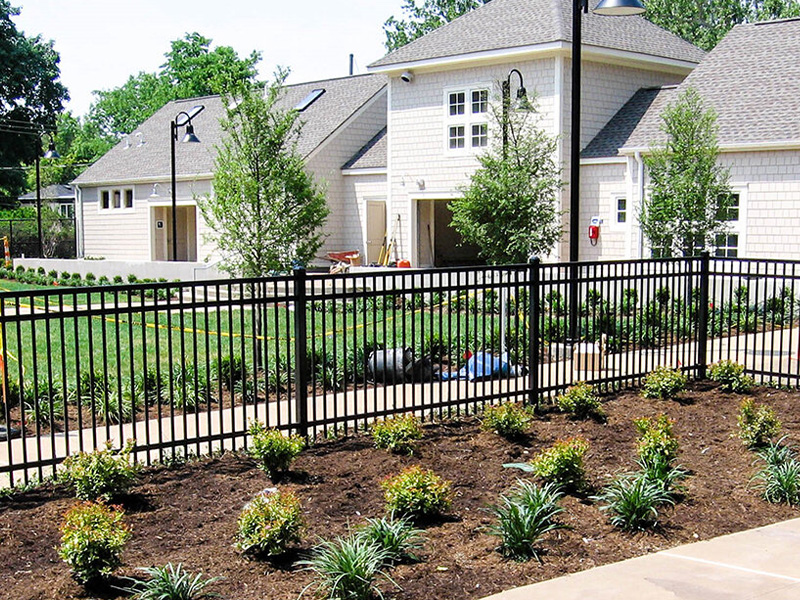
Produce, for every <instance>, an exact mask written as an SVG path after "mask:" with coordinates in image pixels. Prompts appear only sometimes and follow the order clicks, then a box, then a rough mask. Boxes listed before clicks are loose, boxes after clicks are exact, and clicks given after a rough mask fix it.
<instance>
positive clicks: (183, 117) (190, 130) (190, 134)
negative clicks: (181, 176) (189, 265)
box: [169, 104, 205, 261]
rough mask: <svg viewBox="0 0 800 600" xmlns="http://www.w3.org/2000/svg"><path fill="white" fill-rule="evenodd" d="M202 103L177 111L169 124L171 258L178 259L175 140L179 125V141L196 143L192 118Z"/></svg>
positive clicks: (198, 111) (201, 110)
mask: <svg viewBox="0 0 800 600" xmlns="http://www.w3.org/2000/svg"><path fill="white" fill-rule="evenodd" d="M204 108H205V106H204V105H202V104H199V105H198V106H195V107H194V108H192V110H190V111H189V112H188V113H187V112H185V111H181V112H179V113H178V114H177V115H175V118H174V119H173V120H172V122H171V123H170V125H169V142H170V169H171V170H170V175H171V183H172V260H173V261H177V260H178V204H177V202H178V201H177V187H178V184H177V178H176V175H175V142H177V141H178V129H179V128H181V127H185V128H186V133H185V134H184V136H183V139H182V140H181V143H184V144H185V143H194V144H197V143H199V142H200V140H199V139H198V138H197V136H196V135H195V134H194V125H192V119H194V118H195V117H196V116H197V115H199V114H200V113H201V112H203V109H204Z"/></svg>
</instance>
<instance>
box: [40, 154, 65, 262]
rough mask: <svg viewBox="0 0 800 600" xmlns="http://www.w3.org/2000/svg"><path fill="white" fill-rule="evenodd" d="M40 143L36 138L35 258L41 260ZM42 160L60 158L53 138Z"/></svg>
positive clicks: (42, 252)
mask: <svg viewBox="0 0 800 600" xmlns="http://www.w3.org/2000/svg"><path fill="white" fill-rule="evenodd" d="M41 145H42V141H41V138H37V141H36V240H37V242H36V247H37V253H36V256H37V257H39V258H42V257H43V255H44V248H43V243H42V178H41V170H40V165H39V163H40V158H39V155H40V154H41V153H42V147H41ZM42 158H60V155H59V154H58V152H57V151H56V144H55V142H54V141H53V138H50V145H49V146H48V147H47V152H45V153H44V156H42Z"/></svg>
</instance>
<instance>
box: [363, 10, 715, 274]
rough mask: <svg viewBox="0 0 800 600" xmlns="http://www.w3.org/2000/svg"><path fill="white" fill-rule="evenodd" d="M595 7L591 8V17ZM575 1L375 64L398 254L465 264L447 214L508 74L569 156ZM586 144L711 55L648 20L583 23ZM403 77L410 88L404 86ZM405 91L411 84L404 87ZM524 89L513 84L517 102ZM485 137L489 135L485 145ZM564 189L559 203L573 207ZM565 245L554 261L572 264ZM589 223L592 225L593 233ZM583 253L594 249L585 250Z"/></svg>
mask: <svg viewBox="0 0 800 600" xmlns="http://www.w3.org/2000/svg"><path fill="white" fill-rule="evenodd" d="M596 3H597V2H596V1H594V0H593V1H592V2H590V5H591V6H594V5H595V4H596ZM573 4H574V2H572V1H571V0H492V2H489V3H487V4H485V5H483V6H481V7H480V8H477V9H475V10H473V11H472V12H469V13H467V14H465V15H463V16H461V17H459V18H457V19H455V20H453V21H452V22H450V23H448V24H446V25H444V26H442V27H440V28H439V29H437V30H435V31H433V32H431V33H429V34H427V35H425V36H424V37H422V38H419V39H417V40H415V41H413V42H411V43H410V44H408V45H406V46H403V47H402V48H399V49H398V50H396V51H394V52H392V53H390V54H388V55H386V56H385V57H383V58H382V59H380V60H378V61H376V62H374V63H372V64H371V65H370V66H369V69H370V70H371V71H373V72H377V73H383V74H385V75H386V76H387V77H388V79H389V83H388V88H389V94H388V97H389V109H388V116H387V130H388V140H389V143H388V157H387V177H388V194H387V195H388V205H387V212H388V214H389V221H390V222H392V221H394V220H395V219H398V218H399V220H400V227H399V235H398V244H397V247H398V250H399V254H400V255H401V256H403V257H405V258H410V259H411V262H412V264H414V265H420V266H426V265H436V266H444V265H448V264H453V263H463V262H467V261H469V260H471V259H473V258H474V252H475V251H474V250H472V255H471V256H469V255H465V254H464V250H465V249H464V248H463V247H460V246H459V241H460V238H459V236H458V235H457V234H456V233H455V232H454V231H453V230H452V229H451V228H450V227H449V223H450V211H449V210H448V209H447V203H448V202H449V201H451V200H452V199H454V198H457V197H459V196H460V194H461V192H460V190H461V188H462V187H463V186H464V185H466V184H467V183H468V182H469V176H470V174H471V173H472V172H473V171H474V170H475V168H476V167H477V160H476V156H477V155H478V153H480V152H483V151H485V150H486V146H487V145H488V143H489V140H488V137H489V136H491V135H494V134H496V133H497V132H493V131H488V129H487V125H488V124H489V122H490V120H489V108H488V105H487V102H486V100H488V101H489V102H499V101H500V95H501V88H500V86H501V82H502V81H505V80H506V78H507V77H508V75H509V72H510V71H511V69H517V70H518V71H519V72H520V73H521V74H522V76H523V79H524V84H525V87H526V89H527V90H528V92H529V93H530V92H533V93H534V94H535V96H536V99H537V104H538V111H539V114H540V116H541V120H540V123H539V125H540V126H541V127H543V128H544V129H545V130H546V131H547V132H548V133H549V134H551V135H553V136H557V137H558V140H559V146H558V157H557V158H558V161H559V162H560V163H561V164H562V165H563V166H564V167H565V168H564V178H565V179H567V176H568V169H567V168H566V167H567V165H568V164H569V155H570V136H571V131H570V110H571V106H570V104H571V100H570V91H571V73H570V66H571V40H572V31H571V24H572V6H573ZM582 41H583V51H582V59H583V61H582V78H583V85H582V94H581V114H582V127H581V141H582V146H585V145H586V144H588V143H589V142H590V141H591V140H592V139H593V138H594V137H595V136H596V135H597V134H598V132H599V131H600V130H601V129H603V127H604V126H605V125H606V124H607V123H608V121H609V120H610V119H611V118H612V117H613V116H614V115H615V114H616V113H617V112H618V111H619V110H620V108H621V107H622V106H623V105H624V104H625V103H626V102H627V101H628V100H629V99H630V97H631V96H633V95H634V94H635V93H636V91H637V90H639V89H640V88H642V87H650V86H661V85H667V84H677V83H680V82H681V81H682V80H683V79H684V78H685V77H686V76H687V75H688V74H689V73H690V72H691V71H692V69H694V68H695V67H696V66H697V64H698V63H699V62H700V61H701V60H702V58H703V56H704V53H703V52H702V51H701V50H700V49H698V48H696V47H695V46H693V45H691V44H689V43H688V42H686V41H684V40H682V39H680V38H678V37H677V36H675V35H673V34H671V33H669V32H667V31H665V30H663V29H661V28H659V27H657V26H656V25H653V24H652V23H650V22H649V21H647V20H645V19H643V18H642V17H606V16H600V15H596V14H593V13H592V12H591V11H589V13H588V14H585V15H583V36H582ZM404 73H407V74H410V75H411V77H409V76H408V75H406V77H405V79H404V78H403V77H402V75H403V74H404ZM407 80H410V81H407ZM518 84H519V82H518V80H517V79H516V78H514V79H512V80H511V85H512V90H511V93H512V94H514V93H515V92H516V89H517V86H518ZM487 133H488V135H487ZM568 186H569V182H568V181H567V185H566V186H565V188H564V191H563V197H562V198H563V207H564V210H565V211H566V209H567V208H568V205H569V200H568V199H569V187H568ZM567 223H568V215H566V214H565V215H564V226H565V235H564V238H563V243H562V245H561V247H560V248H556V249H555V253H554V255H553V258H558V257H566V256H567V254H568V253H567V250H566V249H567V244H568V241H569V233H568V232H567ZM588 224H589V223H588V221H586V225H587V226H588ZM586 245H587V246H588V243H587V244H586Z"/></svg>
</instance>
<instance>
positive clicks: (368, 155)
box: [342, 127, 388, 169]
mask: <svg viewBox="0 0 800 600" xmlns="http://www.w3.org/2000/svg"><path fill="white" fill-rule="evenodd" d="M387 156H388V149H387V140H386V127H384V128H383V129H381V130H380V131H379V132H378V133H377V134H375V137H374V138H372V139H371V140H370V141H368V142H367V143H366V144H365V145H364V147H363V148H361V150H359V151H358V152H356V155H355V156H354V157H353V158H351V159H350V160H348V161H347V162H346V163H345V164H344V166H342V169H385V168H386V163H387Z"/></svg>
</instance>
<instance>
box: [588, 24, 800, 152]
mask: <svg viewBox="0 0 800 600" xmlns="http://www.w3.org/2000/svg"><path fill="white" fill-rule="evenodd" d="M690 86H691V87H694V88H695V89H696V90H697V91H698V92H699V93H700V96H701V97H702V98H703V101H704V103H705V104H706V105H707V106H710V107H713V108H714V110H716V112H717V125H718V126H719V136H718V141H719V144H720V145H722V146H724V145H738V144H752V143H769V142H784V141H790V140H794V141H796V140H800V118H799V117H798V115H800V19H787V20H783V21H770V22H765V23H755V24H752V23H750V24H743V25H737V26H736V27H734V28H733V29H732V30H731V32H730V33H729V34H728V35H727V36H726V37H725V38H724V39H723V40H722V41H721V42H720V43H719V44H718V45H717V47H716V48H714V50H712V51H711V52H710V53H709V54H708V56H707V57H706V58H705V60H703V62H701V63H700V65H699V66H698V67H697V68H696V69H695V70H694V71H692V73H691V74H690V75H689V76H688V77H687V78H686V79H685V80H684V81H683V82H682V83H681V84H680V86H678V88H677V90H673V91H672V92H671V93H669V94H668V95H665V94H659V95H658V99H657V101H654V102H653V103H652V105H650V106H649V107H647V110H646V111H641V107H638V108H637V106H636V104H637V103H639V104H641V103H642V102H643V98H644V97H645V96H646V92H639V93H637V94H636V95H635V96H634V97H633V98H632V99H631V101H630V102H628V104H626V105H625V106H624V107H623V108H622V109H621V110H620V111H619V112H618V113H617V114H616V115H615V116H614V117H613V118H612V119H611V121H609V123H608V124H607V125H606V126H605V127H604V128H603V130H602V131H601V132H600V133H599V134H598V135H597V137H596V138H595V139H594V140H592V142H591V143H590V144H589V146H587V148H586V150H584V152H583V153H582V156H583V157H585V158H592V157H601V156H615V155H617V154H618V149H619V148H624V147H628V148H649V147H651V146H657V145H660V144H663V143H664V140H665V134H664V133H663V131H661V112H662V110H663V108H664V107H665V106H666V105H667V103H668V102H669V101H672V100H673V99H674V98H676V97H677V94H679V93H680V92H682V91H683V90H685V89H686V88H687V87H690ZM637 117H638V120H637V122H636V123H635V124H634V126H633V127H631V122H632V120H635V119H637ZM626 130H627V131H628V133H627V135H625V134H624V133H623V132H624V131H626Z"/></svg>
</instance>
